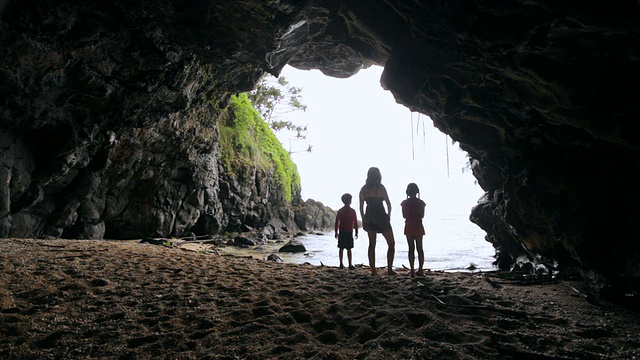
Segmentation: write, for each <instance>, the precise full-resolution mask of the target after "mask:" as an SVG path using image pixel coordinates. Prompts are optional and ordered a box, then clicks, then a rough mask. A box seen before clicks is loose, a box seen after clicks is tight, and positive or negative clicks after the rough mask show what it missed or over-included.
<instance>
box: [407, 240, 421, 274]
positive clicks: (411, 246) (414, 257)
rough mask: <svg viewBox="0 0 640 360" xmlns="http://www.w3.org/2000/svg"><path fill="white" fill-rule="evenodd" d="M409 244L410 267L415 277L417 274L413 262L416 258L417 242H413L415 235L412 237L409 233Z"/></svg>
mask: <svg viewBox="0 0 640 360" xmlns="http://www.w3.org/2000/svg"><path fill="white" fill-rule="evenodd" d="M407 244H408V245H409V268H410V269H411V277H413V276H414V275H415V273H414V267H413V262H414V261H415V259H416V255H415V254H414V251H415V245H414V244H415V243H414V242H413V237H411V236H410V235H407ZM421 269H422V268H421Z"/></svg>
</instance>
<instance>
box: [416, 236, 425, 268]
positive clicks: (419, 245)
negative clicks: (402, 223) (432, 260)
mask: <svg viewBox="0 0 640 360" xmlns="http://www.w3.org/2000/svg"><path fill="white" fill-rule="evenodd" d="M416 248H417V250H418V275H422V274H423V273H424V272H423V270H422V266H423V265H424V250H423V249H422V236H418V237H417V238H416Z"/></svg>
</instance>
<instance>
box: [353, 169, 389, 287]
mask: <svg viewBox="0 0 640 360" xmlns="http://www.w3.org/2000/svg"><path fill="white" fill-rule="evenodd" d="M359 197H360V216H361V217H362V228H363V229H364V230H365V231H366V232H367V234H368V235H369V250H368V255H369V267H370V268H371V275H377V271H376V236H377V234H378V233H381V234H382V235H383V236H384V238H385V239H386V240H387V245H388V246H389V248H388V250H387V273H388V274H389V275H395V271H393V257H394V255H395V244H396V241H395V239H394V238H393V229H392V228H391V222H390V220H389V219H390V218H391V202H390V201H389V196H388V195H387V189H386V188H385V187H384V185H382V175H381V174H380V169H378V168H377V167H371V168H369V171H368V172H367V180H366V182H365V184H364V186H363V187H362V188H361V189H360V196H359ZM365 202H366V203H367V210H366V212H365V211H364V203H365ZM383 204H386V205H387V211H386V212H385V209H384V205H383Z"/></svg>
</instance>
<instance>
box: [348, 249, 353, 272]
mask: <svg viewBox="0 0 640 360" xmlns="http://www.w3.org/2000/svg"><path fill="white" fill-rule="evenodd" d="M347 259H348V260H349V269H351V268H353V262H352V259H353V257H352V256H351V249H347Z"/></svg>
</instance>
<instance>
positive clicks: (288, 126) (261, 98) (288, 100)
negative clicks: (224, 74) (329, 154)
mask: <svg viewBox="0 0 640 360" xmlns="http://www.w3.org/2000/svg"><path fill="white" fill-rule="evenodd" d="M301 94H302V88H300V87H297V86H292V85H290V84H289V81H287V79H286V78H285V77H284V76H280V77H278V78H276V77H274V76H271V75H269V74H267V73H265V74H264V75H263V76H262V77H261V78H260V81H259V82H258V84H257V85H256V88H255V89H254V90H253V91H251V92H250V93H248V96H249V101H251V104H252V105H253V107H254V108H255V109H256V110H258V112H259V113H260V115H261V116H262V118H263V119H264V121H266V122H267V123H268V124H269V126H270V127H271V129H272V130H273V131H274V132H279V131H282V130H287V131H289V132H291V133H292V134H293V138H294V139H295V140H300V141H305V142H306V136H307V126H306V125H305V126H300V125H297V124H294V123H293V122H292V121H291V120H288V119H286V115H287V114H289V113H291V112H294V111H306V110H307V106H306V105H304V104H303V103H302V95H301ZM307 145H308V144H307ZM311 148H312V146H311V145H308V146H307V148H306V149H305V150H302V151H307V152H311ZM289 152H290V153H291V152H293V151H291V149H289Z"/></svg>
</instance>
